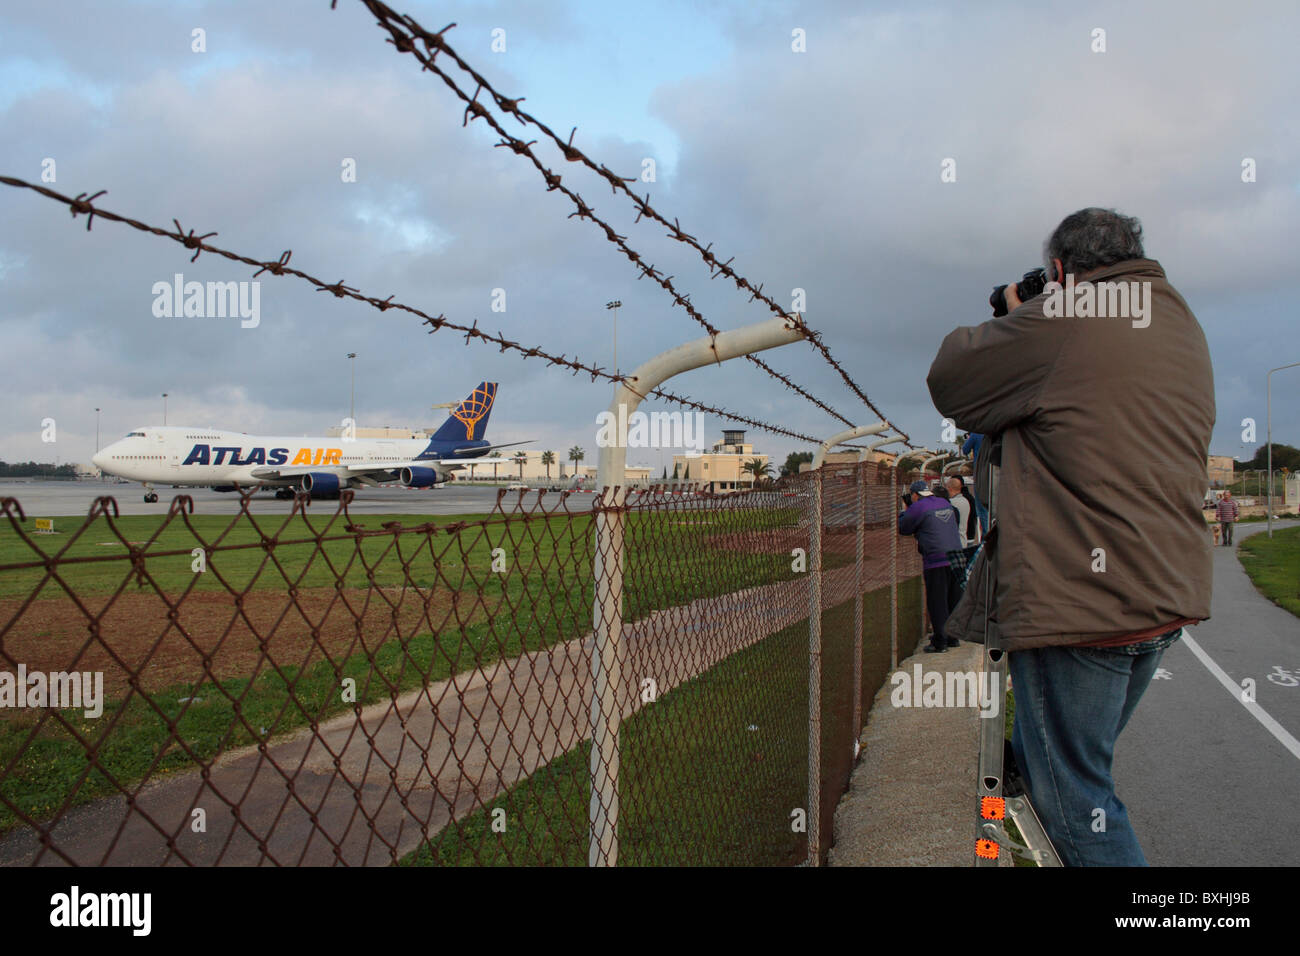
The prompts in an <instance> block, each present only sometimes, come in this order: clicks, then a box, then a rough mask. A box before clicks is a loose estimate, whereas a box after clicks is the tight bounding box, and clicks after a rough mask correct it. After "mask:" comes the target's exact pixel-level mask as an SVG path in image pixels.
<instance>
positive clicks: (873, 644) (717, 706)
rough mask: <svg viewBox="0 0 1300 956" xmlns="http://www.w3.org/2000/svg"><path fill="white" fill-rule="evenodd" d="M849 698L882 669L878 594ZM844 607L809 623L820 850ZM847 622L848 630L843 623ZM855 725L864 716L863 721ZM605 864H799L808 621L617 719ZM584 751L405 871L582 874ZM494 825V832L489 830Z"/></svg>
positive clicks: (846, 647)
mask: <svg viewBox="0 0 1300 956" xmlns="http://www.w3.org/2000/svg"><path fill="white" fill-rule="evenodd" d="M920 599H921V588H920V579H919V578H918V579H914V580H912V581H911V582H908V583H907V584H906V585H902V586H900V588H899V613H898V619H899V645H900V650H899V655H900V657H903V656H906V655H907V654H908V653H910V652H911V649H912V648H913V647H914V646H915V644H916V642H917V641H918V640H919V638H920V634H919V626H918V625H919V613H920V603H919V602H920ZM863 605H864V606H863V619H864V625H863V643H864V654H863V665H864V666H863V673H862V684H863V688H862V695H863V700H864V701H865V702H866V706H869V704H870V701H871V699H872V697H873V696H874V694H875V692H876V690H877V688H879V686H880V685H881V684H882V683H883V682H884V679H885V674H886V672H887V670H888V667H889V591H888V589H887V588H881V589H878V590H876V591H873V592H870V593H868V594H866V595H865V597H864V602H863ZM852 608H853V602H852V601H849V602H846V603H844V604H840V605H837V606H835V607H833V608H828V609H826V610H825V611H824V612H823V614H822V628H823V651H822V653H823V660H822V675H823V676H822V764H823V789H822V806H823V809H824V810H825V811H826V812H824V814H823V830H822V832H823V834H826V835H827V836H826V837H825V838H824V839H823V845H828V844H829V842H830V840H829V833H830V831H829V830H828V829H826V826H827V821H829V819H830V818H831V815H832V814H833V812H834V808H835V805H836V802H837V799H838V796H839V795H840V794H841V793H842V792H843V790H844V788H845V786H846V785H847V781H848V770H849V766H850V763H851V761H850V759H849V757H850V756H851V753H852V742H853V740H854V739H855V738H856V736H857V730H856V729H854V728H853V727H852V725H851V721H850V720H849V719H848V718H849V717H851V714H852V711H851V701H852V679H853V669H852V666H851V665H852V653H853V629H852V626H851V621H852ZM846 624H848V625H849V626H845V625H846ZM863 719H865V713H864V715H863ZM621 743H622V758H621V759H622V766H621V772H620V821H619V843H620V849H619V863H620V865H627V866H662V865H668V866H676V865H704V866H734V865H750V866H763V865H783V864H784V865H789V864H795V863H800V862H802V861H803V860H804V859H805V857H806V855H807V837H806V834H805V833H803V832H795V831H794V830H793V829H792V824H791V816H790V814H791V811H792V810H794V809H796V808H798V809H804V810H807V804H808V622H807V620H806V619H805V620H804V621H801V622H799V623H797V624H794V625H792V626H790V627H788V628H785V629H784V630H781V631H779V632H777V633H775V634H772V635H770V636H769V637H767V638H765V639H763V640H762V641H759V642H758V643H756V644H754V645H752V646H751V647H748V648H746V649H745V650H743V651H740V652H739V653H736V654H733V655H732V656H731V657H729V658H727V659H726V660H725V661H723V662H722V663H721V664H719V665H718V666H717V667H714V668H712V669H711V670H709V671H707V672H706V673H704V674H701V675H700V676H698V677H696V678H695V679H693V680H691V681H689V682H687V683H685V684H682V685H681V686H679V687H676V688H674V689H673V690H672V691H670V692H668V693H667V694H664V695H663V696H662V697H660V698H659V699H658V700H657V701H656V702H655V703H654V704H652V705H650V706H647V707H644V708H642V709H641V710H639V711H637V712H636V713H635V714H633V715H632V716H630V717H628V718H627V719H626V720H624V722H623V724H622V730H621ZM589 754H590V746H589V745H588V744H586V743H584V744H582V745H581V746H579V747H576V748H574V749H573V750H571V751H569V752H568V753H566V754H564V755H563V756H561V757H559V758H557V759H555V760H552V761H551V762H550V764H549V765H547V766H546V767H544V768H542V769H540V770H538V771H537V772H535V773H534V774H533V775H532V776H531V777H529V778H528V779H527V780H525V781H523V782H522V783H520V784H519V785H518V786H516V787H514V788H512V789H511V790H509V791H508V792H505V793H502V794H500V795H498V796H497V797H496V798H495V799H494V800H492V801H490V802H488V803H487V804H486V805H484V806H483V807H481V808H480V809H478V810H477V811H475V812H473V813H471V814H470V815H468V816H466V817H464V818H462V819H461V820H459V821H457V822H455V823H452V824H450V825H448V826H447V827H445V828H444V829H443V830H442V831H440V832H439V834H438V835H437V836H436V837H435V838H434V839H433V840H431V841H429V842H428V843H426V844H425V845H424V846H423V847H421V848H420V849H418V850H416V851H414V852H412V853H410V854H408V855H407V856H406V857H405V858H404V859H403V860H402V861H401V862H402V865H405V866H466V865H473V866H494V865H495V866H506V865H520V864H527V865H540V866H583V865H586V861H587V805H588V799H589V794H590V786H589V780H588V760H589ZM494 824H495V826H494Z"/></svg>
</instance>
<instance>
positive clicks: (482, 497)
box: [0, 480, 596, 528]
mask: <svg viewBox="0 0 1300 956" xmlns="http://www.w3.org/2000/svg"><path fill="white" fill-rule="evenodd" d="M155 490H156V491H157V492H158V501H157V503H156V504H146V503H145V501H144V500H143V499H144V491H143V489H142V488H141V486H140V485H139V484H137V483H130V484H119V483H117V482H115V481H111V480H110V481H94V480H90V481H40V480H34V481H3V482H0V497H8V498H17V499H18V502H19V503H20V504H21V505H22V506H23V512H24V513H25V514H26V515H27V516H28V517H41V518H45V517H57V516H67V517H84V516H85V515H86V513H87V512H88V511H89V510H90V505H91V503H92V502H93V501H94V500H95V499H96V498H97V497H99V496H101V495H112V496H113V498H114V499H116V501H117V506H118V510H119V512H120V513H121V514H124V515H148V514H157V515H165V514H166V513H167V509H168V507H169V506H170V505H171V501H172V499H173V498H174V497H175V496H177V495H189V496H190V497H191V498H193V499H194V513H195V514H208V515H233V514H235V513H237V512H238V511H239V495H237V494H234V493H230V492H218V491H213V490H211V489H210V488H172V487H170V486H159V487H157V488H156V489H155ZM500 490H501V489H499V488H485V487H469V486H466V485H463V484H460V483H457V482H452V483H450V484H448V485H447V486H446V487H443V488H409V489H408V488H399V487H387V488H373V489H372V488H365V489H361V490H359V491H357V492H356V497H355V498H354V499H353V500H352V504H350V505H349V506H348V512H349V513H350V514H356V515H364V514H430V515H456V514H486V513H488V512H490V511H492V509H493V508H494V507H495V506H496V500H497V492H498V491H500ZM520 495H521V492H519V491H508V492H506V493H505V497H504V498H503V499H502V502H501V504H502V507H503V508H504V509H506V510H511V509H513V508H515V507H517V506H518V502H519V501H520ZM522 496H523V499H522V500H523V506H524V507H525V508H527V509H532V508H535V507H537V492H536V491H526V492H522ZM560 497H561V493H560V492H558V491H548V492H547V493H546V494H545V495H543V496H542V503H543V505H544V507H545V508H546V510H548V511H549V510H552V509H555V508H560V507H567V508H568V509H569V510H570V511H590V510H591V503H592V501H593V500H594V499H595V497H596V496H595V495H593V494H591V493H590V492H585V491H584V492H574V493H573V494H570V495H568V496H567V501H566V504H565V505H563V506H561V505H560V504H559V501H560ZM292 507H293V502H292V501H280V500H277V499H276V497H275V494H274V493H273V492H267V491H260V492H258V493H257V495H256V497H254V499H253V504H252V507H251V510H252V511H253V513H254V514H288V513H289V511H290V509H291V508H292ZM311 508H312V513H313V514H323V515H330V514H333V513H334V512H335V511H336V510H337V509H338V501H337V499H336V500H330V499H328V498H322V499H320V500H317V501H313V503H312V505H311ZM55 527H56V528H57V527H58V525H57V523H56V525H55Z"/></svg>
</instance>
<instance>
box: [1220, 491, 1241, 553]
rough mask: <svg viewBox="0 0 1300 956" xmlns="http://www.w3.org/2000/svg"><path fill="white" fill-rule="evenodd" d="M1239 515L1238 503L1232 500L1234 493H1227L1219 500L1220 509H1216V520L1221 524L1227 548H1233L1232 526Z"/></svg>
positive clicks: (1222, 535) (1222, 536)
mask: <svg viewBox="0 0 1300 956" xmlns="http://www.w3.org/2000/svg"><path fill="white" fill-rule="evenodd" d="M1238 514H1239V512H1238V510H1237V502H1235V501H1233V500H1232V492H1231V491H1225V492H1224V493H1223V497H1222V498H1220V499H1219V504H1218V507H1216V508H1215V509H1214V518H1215V520H1216V521H1218V522H1219V529H1220V531H1221V532H1222V534H1221V538H1222V541H1223V546H1224V547H1225V548H1230V547H1232V526H1233V525H1234V524H1235V523H1236V521H1237V516H1238Z"/></svg>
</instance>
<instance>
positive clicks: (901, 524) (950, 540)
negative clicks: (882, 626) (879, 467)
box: [898, 481, 961, 654]
mask: <svg viewBox="0 0 1300 956" xmlns="http://www.w3.org/2000/svg"><path fill="white" fill-rule="evenodd" d="M908 500H909V502H910V503H909V504H908V506H907V510H906V511H903V512H902V513H901V514H899V516H898V533H899V534H910V535H915V536H916V550H917V551H919V552H920V553H921V567H922V569H923V570H922V572H921V573H922V575H923V576H924V578H925V604H926V608H927V609H928V610H929V612H930V624H931V625H933V627H934V636H933V637H932V638H931V639H930V643H928V644H926V646H925V650H926V653H928V654H933V653H936V652H938V651H946V650H947V649H948V648H950V647H956V646H957V645H958V644H960V643H961V641H959V640H956V639H949V638H948V637H946V636H945V635H944V631H943V626H944V624H946V623H947V621H948V615H949V613H951V611H952V609H953V607H954V606H956V604H957V598H958V597H959V595H958V594H957V593H956V589H955V588H953V587H952V573H951V568H950V567H949V564H948V552H949V551H956V550H958V549H959V548H960V547H961V535H960V534H959V533H958V531H957V511H956V509H954V508H953V506H952V503H951V502H950V501H948V500H947V499H946V498H940V497H939V496H938V495H935V494H932V493H931V492H930V489H929V488H928V487H927V486H926V484H925V482H924V481H914V482H912V484H911V487H910V488H909V489H908Z"/></svg>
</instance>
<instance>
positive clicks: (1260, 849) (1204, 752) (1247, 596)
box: [829, 521, 1300, 866]
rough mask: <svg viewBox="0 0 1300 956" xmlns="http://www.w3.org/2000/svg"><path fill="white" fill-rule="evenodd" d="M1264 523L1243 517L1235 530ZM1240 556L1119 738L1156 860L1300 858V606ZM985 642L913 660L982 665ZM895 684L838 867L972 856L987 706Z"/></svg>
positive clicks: (1138, 826)
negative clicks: (898, 693)
mask: <svg viewBox="0 0 1300 956" xmlns="http://www.w3.org/2000/svg"><path fill="white" fill-rule="evenodd" d="M1298 524H1300V522H1295V521H1284V522H1274V524H1273V528H1274V531H1277V530H1278V529H1280V528H1288V527H1296V526H1297V525H1298ZM1264 530H1265V526H1264V524H1263V523H1259V524H1255V523H1253V522H1252V523H1250V524H1243V525H1238V527H1237V529H1236V533H1235V541H1236V543H1240V542H1241V540H1242V539H1243V538H1246V537H1249V536H1251V535H1254V534H1260V533H1263V532H1264ZM1235 552H1236V548H1235V547H1234V548H1226V547H1219V548H1215V551H1214V594H1213V597H1212V600H1211V613H1212V615H1213V617H1212V618H1211V619H1210V620H1208V621H1204V622H1202V623H1201V624H1199V625H1197V626H1195V627H1191V628H1188V629H1187V635H1188V637H1189V638H1190V640H1189V639H1183V640H1180V641H1178V642H1177V643H1176V644H1174V645H1173V647H1171V648H1170V649H1169V650H1168V651H1166V652H1165V656H1164V657H1163V658H1162V659H1161V662H1160V664H1161V670H1159V671H1157V673H1156V676H1155V677H1154V678H1153V679H1152V682H1151V684H1152V686H1151V687H1150V688H1149V689H1148V691H1147V693H1146V695H1145V696H1144V697H1143V699H1142V702H1141V704H1139V705H1138V709H1137V711H1136V712H1135V713H1134V716H1133V719H1132V720H1131V722H1130V723H1129V726H1128V727H1127V728H1126V729H1125V731H1124V733H1123V734H1122V735H1121V736H1120V739H1119V742H1118V745H1117V747H1116V753H1115V764H1114V776H1115V781H1116V789H1117V791H1118V793H1119V795H1120V799H1122V800H1123V801H1124V802H1125V804H1126V805H1127V806H1128V808H1129V815H1130V817H1131V818H1132V820H1133V826H1134V829H1135V830H1136V831H1137V834H1138V837H1139V839H1140V840H1141V841H1142V844H1143V848H1144V851H1145V853H1146V855H1147V859H1148V861H1149V862H1150V863H1151V864H1152V865H1153V866H1233V865H1237V866H1268V865H1285V866H1297V865H1300V841H1298V840H1297V839H1296V834H1297V833H1300V799H1298V798H1297V795H1300V739H1297V738H1300V679H1296V680H1295V683H1292V681H1291V679H1287V678H1285V677H1283V676H1282V675H1281V674H1280V673H1279V670H1280V671H1285V672H1288V673H1290V674H1292V675H1294V678H1300V618H1297V617H1296V616H1295V615H1293V614H1291V613H1289V612H1287V611H1285V610H1283V609H1282V608H1280V607H1278V606H1277V605H1275V604H1273V603H1272V602H1271V601H1269V600H1268V599H1267V598H1265V597H1264V596H1263V595H1261V594H1260V593H1259V592H1258V591H1257V590H1256V589H1255V587H1254V585H1252V584H1251V582H1250V579H1249V577H1247V575H1246V573H1245V571H1244V570H1242V567H1241V564H1240V562H1239V560H1238V558H1237V556H1236V553H1235ZM980 650H981V648H980V647H979V646H976V645H966V646H963V647H961V648H955V649H953V650H949V651H947V652H946V653H944V654H943V655H941V656H939V657H940V659H939V660H937V661H936V660H935V657H936V655H927V654H917V655H915V656H914V657H913V658H910V659H908V660H907V661H904V662H903V663H902V665H901V667H902V669H903V670H904V671H910V670H911V668H912V666H913V664H915V663H918V662H919V663H921V664H922V665H923V667H924V668H925V670H927V671H928V670H931V669H939V668H942V669H943V670H966V669H970V670H975V669H977V668H978V667H979V666H980V663H979V661H980V657H981V655H980V653H979V652H980ZM1270 675H1271V676H1270ZM1247 678H1250V679H1251V680H1253V681H1254V682H1255V694H1254V698H1255V699H1254V700H1253V701H1246V700H1243V694H1242V682H1243V681H1244V680H1246V679H1247ZM890 690H891V686H890V685H889V684H888V683H886V685H885V687H884V688H882V689H881V691H880V693H878V694H877V695H876V700H875V704H874V705H873V707H872V709H871V712H870V714H869V717H868V722H867V726H866V728H865V729H864V731H863V736H862V741H863V754H862V757H861V758H860V759H859V763H858V766H857V767H856V768H855V769H854V772H853V777H852V780H851V782H850V788H849V791H848V793H846V794H845V796H844V797H843V799H842V800H841V802H840V806H839V808H838V809H837V810H836V814H835V846H834V847H833V848H832V849H831V851H830V857H829V858H830V863H831V865H835V866H916V865H921V866H972V865H973V863H974V857H973V853H972V846H973V840H974V833H975V822H974V792H975V775H976V773H977V772H978V768H977V761H978V751H979V742H978V723H979V717H978V715H977V712H976V711H975V710H973V709H960V710H959V709H955V708H953V709H946V708H934V709H924V708H895V707H892V706H891V705H890V700H889V692H890Z"/></svg>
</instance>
